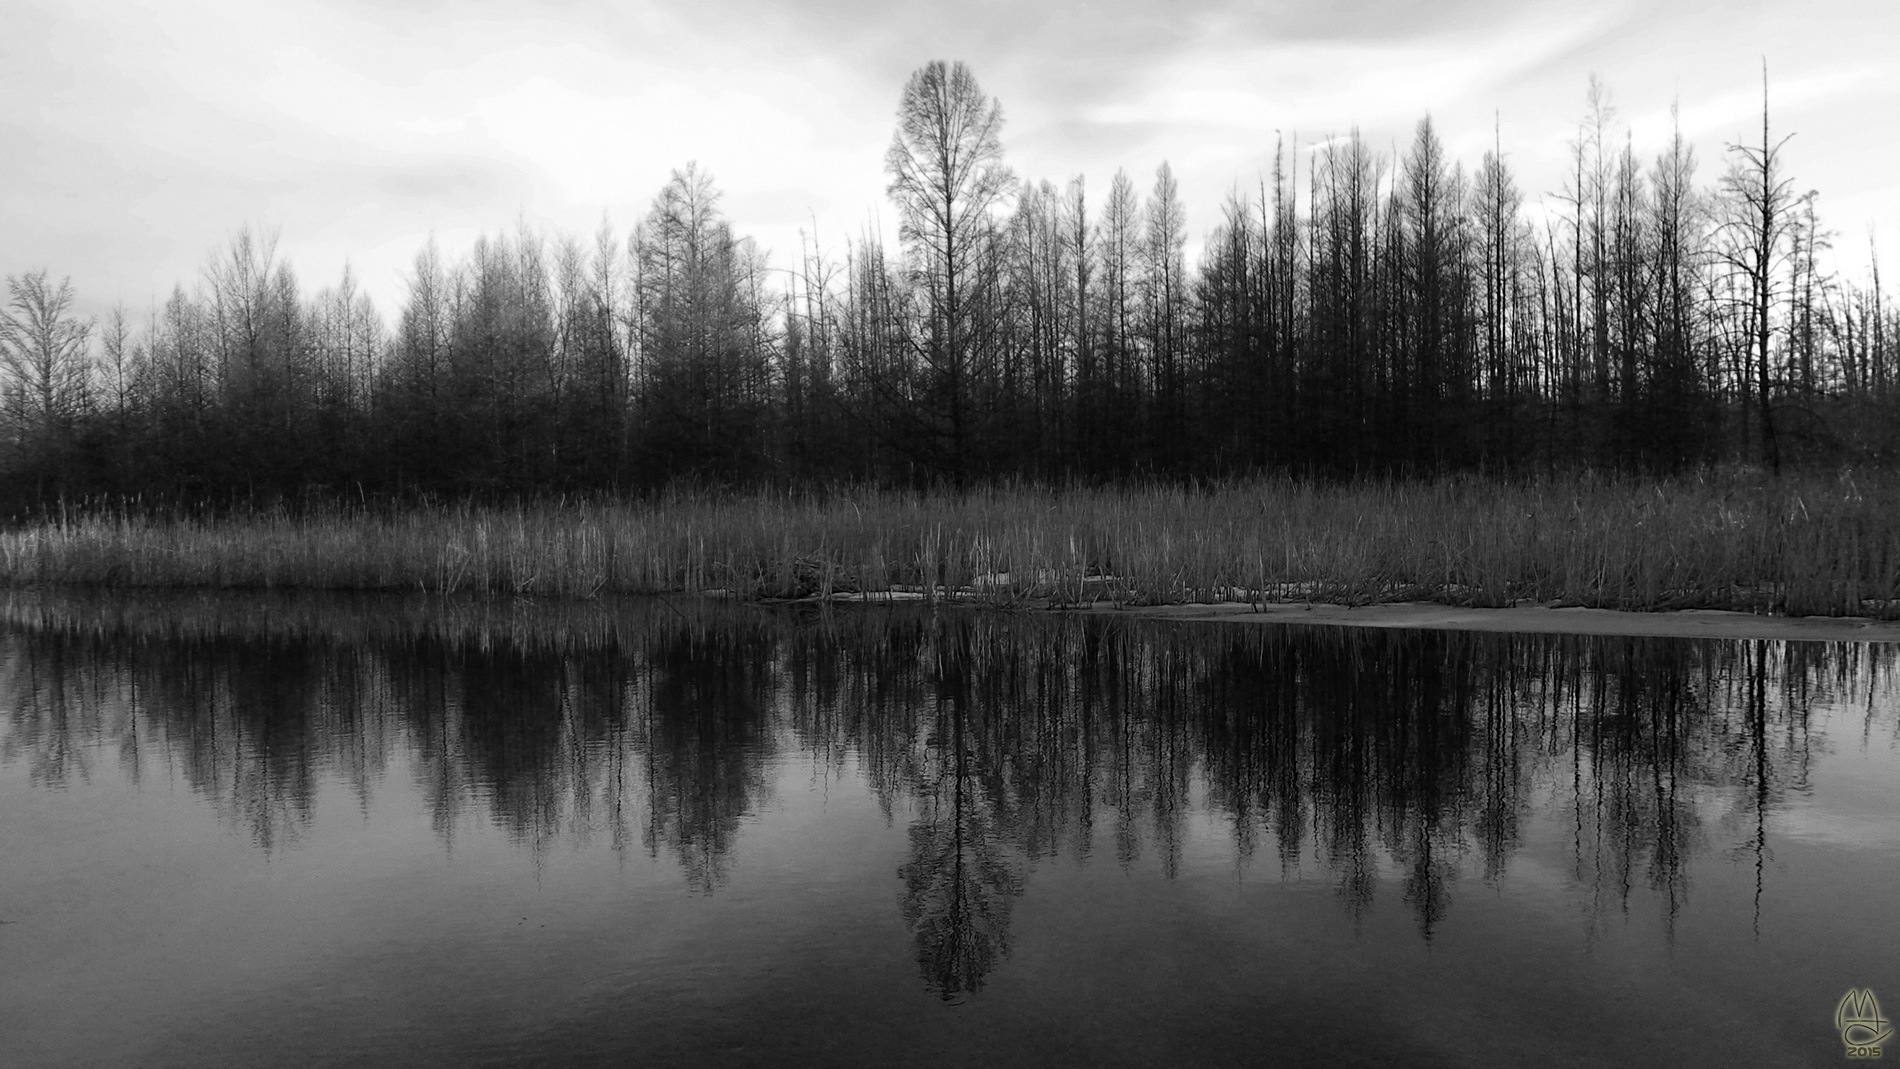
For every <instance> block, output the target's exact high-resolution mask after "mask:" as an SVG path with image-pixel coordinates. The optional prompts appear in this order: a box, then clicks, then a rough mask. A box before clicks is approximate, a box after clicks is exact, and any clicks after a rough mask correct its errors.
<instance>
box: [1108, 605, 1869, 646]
mask: <svg viewBox="0 0 1900 1069" xmlns="http://www.w3.org/2000/svg"><path fill="white" fill-rule="evenodd" d="M1076 611H1079V612H1087V613H1100V614H1115V613H1123V614H1128V615H1135V616H1142V617H1146V618H1151V619H1161V620H1219V621H1224V622H1227V623H1235V624H1323V625H1330V626H1335V627H1422V628H1435V629H1442V630H1447V631H1513V632H1519V633H1527V632H1530V633H1538V634H1572V635H1639V636H1647V637H1655V638H1719V639H1786V640H1792V641H1811V642H1900V620H1871V619H1866V618H1862V617H1839V616H1757V615H1754V614H1752V613H1745V612H1720V611H1716V610H1712V609H1690V610H1684V611H1679V612H1619V611H1616V610H1613V609H1547V608H1541V607H1537V606H1524V607H1520V608H1514V609H1461V608H1457V607H1455V606H1451V605H1433V604H1426V603H1422V602H1400V603H1395V604H1389V605H1365V606H1360V607H1357V608H1350V607H1347V606H1343V605H1268V606H1266V607H1264V608H1255V607H1253V606H1250V605H1240V604H1223V605H1153V606H1140V607H1129V608H1116V607H1113V606H1108V605H1100V606H1095V607H1091V608H1085V609H1079V610H1076Z"/></svg>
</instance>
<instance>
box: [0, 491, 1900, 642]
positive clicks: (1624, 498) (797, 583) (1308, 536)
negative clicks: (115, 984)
mask: <svg viewBox="0 0 1900 1069" xmlns="http://www.w3.org/2000/svg"><path fill="white" fill-rule="evenodd" d="M0 582H5V583H10V584H13V585H16V586H17V585H48V584H51V585H95V586H113V587H173V588H180V587H187V588H189V587H196V588H261V589H305V590H401V589H407V590H424V591H431V592H436V593H458V592H462V593H476V594H491V595H492V594H528V595H545V596H556V597H578V598H585V597H593V596H595V595H599V594H603V593H634V594H638V593H669V592H682V593H702V594H703V593H713V592H722V593H727V594H730V595H733V596H738V597H744V598H764V597H812V596H818V597H839V596H848V595H871V594H886V593H895V594H897V595H900V596H910V597H921V598H925V599H937V598H945V597H975V598H980V599H986V600H991V601H997V602H1004V603H1008V602H1015V601H1023V600H1032V599H1033V600H1038V601H1050V602H1055V603H1075V602H1084V601H1100V600H1111V601H1118V602H1128V603H1137V604H1154V603H1167V602H1216V601H1236V600H1238V601H1249V602H1254V603H1261V602H1272V601H1316V602H1334V603H1348V604H1366V603H1372V602H1380V601H1394V600H1429V601H1439V602H1445V603H1449V604H1456V605H1474V606H1503V605H1510V604H1514V603H1517V602H1522V601H1529V602H1535V603H1541V604H1562V605H1585V606H1593V607H1604V608H1618V609H1638V610H1655V609H1673V608H1724V609H1742V610H1748V611H1755V612H1779V613H1788V614H1795V615H1870V616H1883V617H1894V616H1900V477H1896V476H1893V475H1886V474H1879V475H1874V476H1865V475H1861V476H1856V475H1853V474H1846V473H1843V474H1806V475H1799V476H1790V477H1786V478H1782V479H1768V478H1766V477H1762V476H1758V475H1749V474H1746V473H1731V474H1724V475H1705V476H1701V477H1692V478H1682V479H1638V478H1612V477H1595V476H1583V477H1579V478H1572V479H1562V480H1541V481H1515V482H1501V481H1496V480H1486V479H1482V478H1477V477H1458V478H1448V479H1441V480H1434V481H1415V482H1403V481H1389V482H1362V483H1356V484H1350V485H1329V484H1317V483H1306V482H1299V481H1294V480H1288V479H1260V480H1252V481H1244V482H1233V483H1226V484H1217V485H1213V486H1209V487H1202V488H1192V489H1191V488H1183V487H1124V488H1108V489H1068V490H1042V489H1030V488H1022V487H1005V488H997V489H988V490H980V491H976V492H972V493H968V494H962V495H956V494H951V493H948V492H938V493H905V492H895V491H881V490H870V489H864V490H834V491H831V492H828V493H824V494H792V493H785V492H773V491H759V492H750V493H739V494H714V493H706V492H681V493H675V494H671V495H666V496H663V497H660V498H657V499H653V500H651V501H643V502H625V503H604V502H593V503H573V502H542V503H538V504H530V505H523V506H517V507H512V508H484V507H475V506H468V505H460V506H448V507H430V508H416V509H411V510H407V511H384V512H376V511H351V510H346V509H340V508H339V509H336V510H331V511H320V512H317V513H313V514H307V515H302V516H292V515H289V514H287V513H284V512H281V511H278V512H259V513H254V514H245V515H237V516H231V517H225V518H222V519H216V520H204V519H170V520H155V519H150V518H144V517H139V516H134V515H128V514H105V513H91V514H82V515H78V516H67V517H64V518H61V519H58V520H55V521H52V522H48V523H44V524H40V525H37V526H31V527H26V528H22V529H17V530H13V531H9V532H5V533H0Z"/></svg>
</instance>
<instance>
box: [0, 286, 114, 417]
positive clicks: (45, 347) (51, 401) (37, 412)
mask: <svg viewBox="0 0 1900 1069" xmlns="http://www.w3.org/2000/svg"><path fill="white" fill-rule="evenodd" d="M91 336H92V324H91V323H90V322H88V321H85V320H81V319H79V318H78V317H77V316H75V315H74V314H73V286H72V280H71V279H61V280H60V283H59V285H57V286H55V285H52V284H51V283H50V282H49V281H48V278H47V273H46V271H45V270H43V269H42V270H39V271H29V272H27V273H26V274H24V275H17V276H16V275H8V276H7V303H6V307H5V308H4V310H0V365H3V366H4V368H5V371H6V375H7V378H8V380H9V381H8V382H7V384H6V390H7V395H8V396H7V407H8V408H9V409H10V410H11V413H10V414H11V415H12V416H13V417H14V420H15V422H16V426H15V428H14V430H15V433H16V434H18V435H20V436H21V438H22V440H25V439H28V438H37V437H42V436H56V435H63V434H64V433H65V432H67V431H69V430H70V429H71V426H72V422H73V420H74V419H75V418H76V417H77V416H78V415H79V412H80V409H81V408H82V407H83V406H84V404H85V402H86V398H87V393H86V385H87V379H88V376H89V372H90V368H89V366H88V360H87V342H88V340H89V339H90V338H91Z"/></svg>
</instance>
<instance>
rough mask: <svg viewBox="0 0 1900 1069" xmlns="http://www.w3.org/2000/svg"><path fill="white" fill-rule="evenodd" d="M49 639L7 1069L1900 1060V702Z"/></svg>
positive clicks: (719, 644) (1676, 676) (343, 630)
mask: <svg viewBox="0 0 1900 1069" xmlns="http://www.w3.org/2000/svg"><path fill="white" fill-rule="evenodd" d="M3 616H4V619H5V620H6V621H7V624H6V627H5V630H4V633H0V921H5V922H6V923H5V924H4V925H0V1065H8V1066H40V1065H46V1066H80V1065H137V1066H194V1067H202V1066H224V1065H233V1066H237V1065H265V1064H269V1065H281V1066H299V1065H370V1064H389V1065H405V1066H429V1065H456V1066H460V1065H483V1064H548V1065H591V1064H603V1065H623V1064H624V1065H636V1064H637V1065H670V1064H680V1065H690V1064H721V1065H748V1064H756V1065H780V1064H811V1065H876V1066H905V1065H959V1066H962V1065H1013V1064H1023V1065H1171V1066H1178V1065H1196V1064H1208V1065H1232V1064H1240V1063H1248V1064H1251V1063H1255V1062H1260V1061H1275V1062H1279V1063H1284V1064H1324V1065H1393V1064H1405V1065H1413V1066H1434V1065H1512V1066H1516V1065H1524V1064H1543V1065H1550V1064H1556V1065H1649V1064H1670V1065H1711V1066H1713V1065H1722V1066H1732V1065H1769V1064H1773V1065H1835V1064H1841V1063H1842V1062H1843V1059H1844V1052H1845V1049H1844V1047H1843V1045H1842V1041H1841V1038H1840V1034H1839V1032H1838V1031H1837V1029H1836V1026H1835V1009H1836V1007H1837V1005H1838V1004H1839V1003H1840V1001H1841V998H1842V996H1843V995H1844V994H1845V993H1846V992H1847V991H1848V990H1850V989H1854V988H1870V989H1871V990H1873V991H1874V993H1875V994H1876V996H1877V997H1879V998H1880V999H1881V1000H1883V1001H1882V1002H1881V1005H1882V1008H1883V1009H1884V1010H1886V1011H1887V1013H1888V1014H1889V1015H1891V1014H1892V1013H1893V1012H1894V1011H1896V1010H1900V955H1897V954H1896V951H1900V914H1897V913H1896V910H1895V908H1894V905H1895V894H1894V890H1893V889H1894V888H1895V887H1896V886H1900V715H1897V714H1896V710H1897V709H1900V690H1896V676H1895V674H1894V670H1895V667H1896V665H1895V651H1894V650H1892V649H1889V648H1884V647H1877V646H1865V645H1861V646H1855V645H1834V646H1828V645H1819V644H1799V643H1774V642H1729V643H1697V642H1687V641H1682V640H1654V639H1621V638H1611V639H1603V638H1572V637H1564V636H1522V637H1518V636H1499V635H1477V634H1461V633H1451V632H1386V631H1355V630H1348V629H1329V628H1310V629H1308V628H1291V627H1246V626H1235V625H1221V624H1211V625H1210V624H1199V625H1196V624H1183V623H1165V622H1144V621H1140V620H1134V619H1121V618H1091V619H1076V618H1067V617H1058V616H1051V615H1040V614H997V613H979V612H974V611H966V610H955V611H942V612H930V611H910V612H856V611H848V612H838V613H831V614H816V615H814V614H809V613H807V614H803V615H800V614H793V613H790V612H783V611H767V610H764V609H760V608H755V607H744V606H716V605H692V604H679V603H671V604H669V603H661V602H642V603H631V604H619V605H574V606H553V605H544V604H481V603H452V604H448V605H444V604H441V603H439V602H438V603H434V604H431V603H428V602H423V601H415V600H403V599H314V598H282V597H277V598H263V597H247V598H212V597H168V598H145V599H133V600H102V599H74V598H59V597H51V596H45V597H41V596H32V595H24V594H16V595H13V596H12V597H11V599H10V600H9V601H8V602H7V603H6V604H5V605H4V614H3ZM1888 1046H1890V1047H1892V1046H1894V1044H1893V1043H1889V1044H1888Z"/></svg>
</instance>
